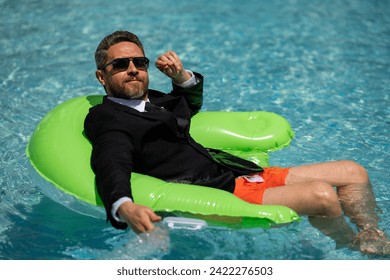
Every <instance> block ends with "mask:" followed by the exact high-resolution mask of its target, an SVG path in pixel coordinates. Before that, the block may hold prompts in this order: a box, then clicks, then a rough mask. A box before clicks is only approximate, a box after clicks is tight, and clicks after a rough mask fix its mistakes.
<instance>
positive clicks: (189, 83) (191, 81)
mask: <svg viewBox="0 0 390 280" xmlns="http://www.w3.org/2000/svg"><path fill="white" fill-rule="evenodd" d="M186 71H187V73H189V74H190V75H191V78H190V79H189V80H187V81H185V82H184V83H182V84H176V83H175V82H173V83H174V84H175V85H177V86H179V87H182V88H190V87H193V86H194V85H196V84H197V83H198V80H197V79H196V77H195V74H194V73H193V72H192V71H190V70H186Z"/></svg>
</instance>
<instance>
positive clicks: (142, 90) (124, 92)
mask: <svg viewBox="0 0 390 280" xmlns="http://www.w3.org/2000/svg"><path fill="white" fill-rule="evenodd" d="M107 92H110V93H111V94H112V96H113V97H118V98H123V99H144V98H145V96H146V95H147V93H148V88H147V86H145V82H144V81H138V80H137V82H125V83H124V84H120V85H118V84H109V85H107Z"/></svg>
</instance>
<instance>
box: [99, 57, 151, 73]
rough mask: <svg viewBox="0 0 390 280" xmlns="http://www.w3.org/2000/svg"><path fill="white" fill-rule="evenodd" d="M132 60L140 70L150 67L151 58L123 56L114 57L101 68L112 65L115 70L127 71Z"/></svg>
mask: <svg viewBox="0 0 390 280" xmlns="http://www.w3.org/2000/svg"><path fill="white" fill-rule="evenodd" d="M130 61H132V62H133V63H134V66H135V67H136V68H137V69H139V70H146V69H148V67H149V59H148V58H147V57H123V58H116V59H114V60H113V61H111V62H109V63H107V64H106V65H104V66H103V67H101V68H100V70H103V69H104V68H106V67H107V66H108V65H112V69H113V70H115V71H125V70H127V68H129V64H130Z"/></svg>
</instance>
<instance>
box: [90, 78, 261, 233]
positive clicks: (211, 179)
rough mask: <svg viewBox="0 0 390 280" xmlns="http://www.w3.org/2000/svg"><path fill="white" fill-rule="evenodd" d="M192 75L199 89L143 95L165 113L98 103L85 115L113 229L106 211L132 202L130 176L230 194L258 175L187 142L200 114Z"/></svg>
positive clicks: (244, 163) (223, 155) (253, 168)
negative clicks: (241, 180) (124, 200)
mask: <svg viewBox="0 0 390 280" xmlns="http://www.w3.org/2000/svg"><path fill="white" fill-rule="evenodd" d="M195 75H196V76H197V78H198V80H199V83H198V84H197V85H195V86H193V87H192V88H187V89H185V88H180V87H177V86H175V85H173V91H172V92H171V93H170V94H164V93H161V92H158V91H155V90H149V95H148V97H149V100H150V101H151V103H153V104H155V105H157V106H162V107H164V108H165V110H160V111H156V112H142V113H141V112H138V111H137V110H135V109H132V108H129V107H127V106H124V105H120V104H118V103H115V102H113V101H110V100H109V99H107V98H104V100H103V103H102V104H100V105H97V106H95V107H93V108H91V110H90V112H89V114H88V115H87V117H86V119H85V123H84V128H85V133H86V135H87V137H88V138H89V139H90V141H91V142H92V145H93V151H92V158H91V164H92V168H93V170H94V172H95V175H96V184H97V189H98V193H99V195H100V197H101V199H102V201H103V204H104V205H105V208H106V213H107V217H108V219H109V220H110V221H111V224H112V225H113V226H114V227H116V228H125V227H126V224H124V223H118V222H117V221H116V220H115V219H113V217H112V216H111V207H112V204H113V203H114V202H115V201H117V200H118V199H119V198H121V197H130V198H132V193H131V186H130V176H131V172H137V173H141V174H146V175H150V176H153V177H157V178H160V179H162V180H166V181H170V182H181V183H190V184H197V185H203V186H210V187H214V188H219V189H223V190H226V191H229V192H233V191H234V185H235V178H236V177H237V176H239V175H243V174H249V173H253V172H259V171H261V168H260V167H258V166H257V165H255V164H253V163H251V162H248V161H245V160H242V159H239V158H236V157H233V156H231V155H229V154H226V153H223V152H221V151H216V150H212V151H210V150H207V149H205V148H204V147H203V146H201V145H200V144H198V143H197V142H195V141H194V140H193V139H192V137H191V136H190V134H189V126H190V119H191V117H192V116H193V115H194V114H196V113H197V112H198V111H199V110H200V108H201V106H202V94H203V78H202V76H201V75H199V74H197V73H195Z"/></svg>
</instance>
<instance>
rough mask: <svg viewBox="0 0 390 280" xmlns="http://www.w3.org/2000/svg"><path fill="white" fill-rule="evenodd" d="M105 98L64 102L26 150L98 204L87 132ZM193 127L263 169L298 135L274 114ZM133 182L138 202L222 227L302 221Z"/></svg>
mask: <svg viewBox="0 0 390 280" xmlns="http://www.w3.org/2000/svg"><path fill="white" fill-rule="evenodd" d="M102 98H103V96H102V95H91V96H82V97H77V98H74V99H71V100H68V101H66V102H64V103H62V104H60V105H59V106H57V107H56V108H54V109H53V110H52V111H51V112H49V113H48V114H47V115H46V116H45V117H44V118H43V119H42V121H41V122H40V123H39V125H38V126H37V127H36V129H35V131H34V132H33V134H32V136H31V138H30V140H29V142H28V145H27V148H26V154H27V157H28V158H29V159H30V163H31V164H32V166H33V167H34V168H35V170H36V171H37V172H38V174H39V175H40V176H41V177H43V178H44V179H45V180H46V181H48V182H50V183H51V184H53V185H54V186H55V187H56V188H58V189H60V190H61V191H64V192H67V193H69V194H71V195H73V196H75V197H77V198H78V199H80V200H82V201H85V202H87V203H89V204H92V205H97V206H102V202H101V200H100V198H99V196H98V194H97V191H96V186H95V180H94V177H95V176H94V173H93V171H92V169H91V166H90V155H91V151H92V146H91V144H90V142H89V141H88V139H87V138H86V137H85V135H84V133H83V122H84V118H85V116H86V114H87V113H88V110H89V108H91V107H92V106H94V105H96V104H99V103H101V102H102ZM191 126H192V129H191V134H192V136H193V137H194V138H195V139H196V140H197V141H199V142H200V143H201V144H203V145H204V146H207V147H211V148H217V149H222V150H225V151H229V152H231V153H233V154H236V155H240V156H241V157H244V158H248V159H251V160H253V161H257V162H258V163H260V164H261V165H263V166H265V165H267V164H268V163H267V152H268V151H271V150H275V149H280V148H282V147H284V146H286V145H288V144H289V143H290V141H291V139H292V137H293V132H292V130H291V128H290V125H289V124H288V122H287V121H286V120H285V119H284V118H282V117H281V116H279V115H276V114H274V113H269V112H200V113H198V114H197V115H195V116H194V117H193V119H192V121H191ZM259 155H260V156H259ZM131 181H132V188H133V195H134V201H135V202H136V203H139V204H143V205H147V206H149V207H151V208H152V209H153V210H155V211H162V212H179V213H182V214H183V215H185V214H188V215H189V216H191V215H192V216H194V215H195V216H198V215H201V216H202V217H204V218H206V219H207V217H208V218H210V217H216V216H217V217H219V218H218V219H216V220H217V223H218V222H221V221H226V220H229V222H226V223H233V224H234V225H235V226H240V227H268V226H270V225H272V224H275V223H276V224H283V223H290V222H292V221H295V220H298V219H299V216H298V215H297V214H296V213H295V212H294V211H293V210H291V209H289V208H287V207H283V206H274V205H272V206H271V205H270V206H268V205H254V204H249V203H246V202H244V201H242V200H241V199H239V198H237V197H235V196H234V195H233V194H231V193H228V192H225V191H221V190H218V189H213V188H208V187H202V186H194V185H186V184H175V183H168V182H165V181H162V180H159V179H156V178H152V177H150V176H145V175H141V174H132V178H131ZM138 186H144V187H143V188H141V187H138ZM145 186H148V188H149V191H148V192H145ZM223 217H224V218H223ZM226 217H229V219H226ZM233 217H235V218H233ZM232 221H233V222H232ZM222 223H225V222H222Z"/></svg>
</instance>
